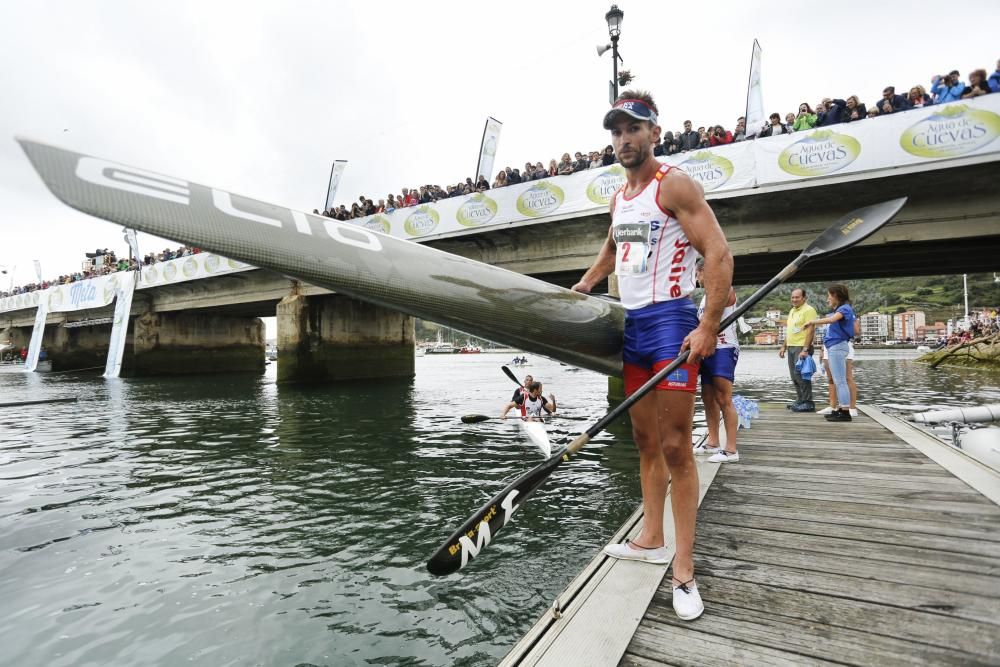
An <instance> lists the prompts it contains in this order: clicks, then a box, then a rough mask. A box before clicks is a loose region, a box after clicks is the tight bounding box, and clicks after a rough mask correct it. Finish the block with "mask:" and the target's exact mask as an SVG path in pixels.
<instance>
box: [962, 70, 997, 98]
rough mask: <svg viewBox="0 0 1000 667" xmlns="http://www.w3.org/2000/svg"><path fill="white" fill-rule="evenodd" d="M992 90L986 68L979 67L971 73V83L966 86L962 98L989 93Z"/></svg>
mask: <svg viewBox="0 0 1000 667" xmlns="http://www.w3.org/2000/svg"><path fill="white" fill-rule="evenodd" d="M991 92H992V91H991V90H990V85H989V83H987V79H986V70H984V69H977V70H974V71H972V72H970V73H969V85H968V86H966V87H965V91H964V92H963V93H962V99H963V100H967V99H970V98H972V97H979V96H980V95H989V94H990V93H991Z"/></svg>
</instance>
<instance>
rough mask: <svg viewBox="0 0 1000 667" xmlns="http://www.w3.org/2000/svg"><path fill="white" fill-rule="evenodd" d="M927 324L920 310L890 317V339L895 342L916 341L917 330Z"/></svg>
mask: <svg viewBox="0 0 1000 667" xmlns="http://www.w3.org/2000/svg"><path fill="white" fill-rule="evenodd" d="M925 324H927V318H926V316H925V315H924V311H922V310H907V311H906V312H903V313H896V314H895V315H893V316H892V337H893V338H894V339H895V340H907V339H910V340H917V328H918V327H922V326H924V325H925Z"/></svg>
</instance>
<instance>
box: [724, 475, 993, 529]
mask: <svg viewBox="0 0 1000 667" xmlns="http://www.w3.org/2000/svg"><path fill="white" fill-rule="evenodd" d="M714 486H715V487H716V488H717V490H718V491H719V492H720V493H746V494H760V495H766V496H781V497H784V498H813V499H815V500H843V499H844V498H845V497H849V498H850V500H851V501H852V502H855V503H862V504H872V505H888V506H891V507H912V508H915V509H924V510H930V511H932V512H938V511H940V512H961V513H964V514H975V515H982V516H990V517H994V518H996V519H998V520H1000V508H998V507H997V506H996V505H994V504H993V503H991V502H989V501H988V500H986V499H984V498H983V497H982V496H980V495H978V494H970V493H966V492H964V491H938V492H931V491H926V492H923V493H921V492H918V491H899V490H896V489H885V488H882V487H874V488H873V487H864V488H852V489H850V491H847V490H846V489H844V487H843V485H841V484H825V483H823V482H811V483H799V484H796V483H793V482H791V481H787V480H786V481H785V482H783V483H782V484H781V486H775V485H772V484H750V483H746V482H743V481H739V482H737V481H734V480H732V479H727V478H723V479H716V480H715V484H714Z"/></svg>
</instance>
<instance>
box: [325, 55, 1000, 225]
mask: <svg viewBox="0 0 1000 667" xmlns="http://www.w3.org/2000/svg"><path fill="white" fill-rule="evenodd" d="M997 92H1000V60H998V61H997V64H996V71H994V72H993V74H990V75H989V76H987V74H986V70H984V69H977V70H974V71H972V72H970V73H969V83H965V82H964V81H962V80H961V76H960V74H959V72H958V70H952V71H951V72H949V73H948V74H944V75H942V74H937V75H934V76H933V77H931V80H930V89H929V90H928V89H927V88H925V87H924V86H922V85H919V84H917V85H914V86H911V87H910V89H909V92H908V93H907V94H906V95H902V94H897V93H896V88H895V86H886V87H885V88H884V89H883V90H882V97H880V98H879V99H877V100H875V101H873V102H872V104H871V106H866V105H865V103H864V102H862V101H861V99H860V98H859V97H858V96H857V95H851V96H849V97H847V98H846V99H840V98H837V97H824V98H822V99H821V100H819V101H818V102H817V103H816V104H815V105H811V104H809V103H808V102H802V103H801V104H799V106H798V110H797V111H795V112H788V113H786V114H785V115H784V117H782V115H781V114H780V113H777V112H775V113H772V114H771V115H770V116H769V117H768V120H767V122H766V123H765V124H764V125H763V126H762V127H759V128H751V131H749V132H748V131H747V128H746V118H744V117H743V116H740V117H739V118H737V119H736V122H735V124H734V126H733V129H732V130H729V129H726V128H724V127H723V126H722V125H708V126H701V127H699V128H698V129H697V130H695V129H694V127H693V123H692V122H691V121H689V120H686V121H684V127H683V129H681V130H677V131H676V132H675V131H672V130H666V129H664V132H663V133H662V137H661V141H660V142H659V143H658V144H657V145H656V146H654V148H653V154H654V155H656V156H657V157H660V156H669V155H675V154H677V153H683V152H685V151H693V150H700V149H703V148H710V147H712V146H719V145H722V144H731V143H734V142H739V141H747V140H751V139H760V138H764V137H772V136H776V135H780V134H790V133H793V132H803V131H805V130H811V129H813V128H816V127H826V126H829V125H837V124H840V123H853V122H856V121H860V120H864V119H866V118H873V117H875V116H885V115H889V114H893V113H899V112H901V111H908V110H910V109H915V108H921V107H927V106H931V105H933V104H943V103H945V102H953V101H955V100H964V99H971V98H973V97H978V96H980V95H988V94H990V93H997ZM617 161H618V160H617V158H616V157H615V154H614V149H613V148H612V147H611V146H606V147H604V149H602V150H594V151H577V152H575V153H574V154H573V157H572V158H570V154H569V153H563V155H562V158H561V159H560V160H558V161H557V160H555V159H552V160H549V166H548V167H546V166H545V165H544V164H543V163H541V162H535V163H531V162H525V163H524V169H523V170H521V169H519V168H514V169H512V168H510V167H506V168H505V169H504V170H503V171H501V172H499V173H497V175H496V178H495V179H494V180H493V183H492V185H491V184H490V182H489V181H488V180H487V179H486V178H485V176H483V175H480V176H479V178H478V179H477V180H475V181H474V180H473V179H472V178H471V177H469V178H466V179H465V181H464V182H462V183H456V184H454V185H449V186H447V187H446V188H441V187H440V186H438V185H423V186H420V187H416V188H403V189H402V191H401V192H400V194H398V195H397V194H395V193H391V192H390V193H389V194H388V195H387V196H386V198H385V199H379V200H378V203H374V201H373V200H372V199H370V198H368V197H367V196H365V195H362V196H361V197H359V198H358V201H356V202H354V203H353V204H351V207H350V208H349V209H348V208H347V207H346V206H345V205H343V204H341V205H340V206H337V207H334V208H331V209H329V210H327V211H322V212H321V211H319V210H318V209H313V213H315V214H317V215H325V216H327V217H329V218H336V219H337V220H350V219H352V218H363V217H365V216H369V215H374V214H376V213H391V212H392V211H394V210H396V209H397V208H406V207H408V206H418V205H420V204H429V203H431V202H435V201H438V200H440V199H447V198H449V197H460V196H462V195H468V194H473V193H475V192H483V191H485V190H489V189H490V188H491V187H492V188H502V187H504V186H507V185H514V184H517V183H524V182H526V181H534V180H538V179H542V178H549V177H551V176H563V175H566V174H572V173H575V172H578V171H583V170H585V169H593V168H595V167H606V166H608V165H610V164H614V163H615V162H617Z"/></svg>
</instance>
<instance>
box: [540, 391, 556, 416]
mask: <svg viewBox="0 0 1000 667" xmlns="http://www.w3.org/2000/svg"><path fill="white" fill-rule="evenodd" d="M549 403H551V404H552V408H551V409H549ZM542 407H543V408H545V411H546V412H548V413H549V414H550V415H554V414H555V413H556V395H555V394H549V400H548V401H546V400H545V397H542Z"/></svg>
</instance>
